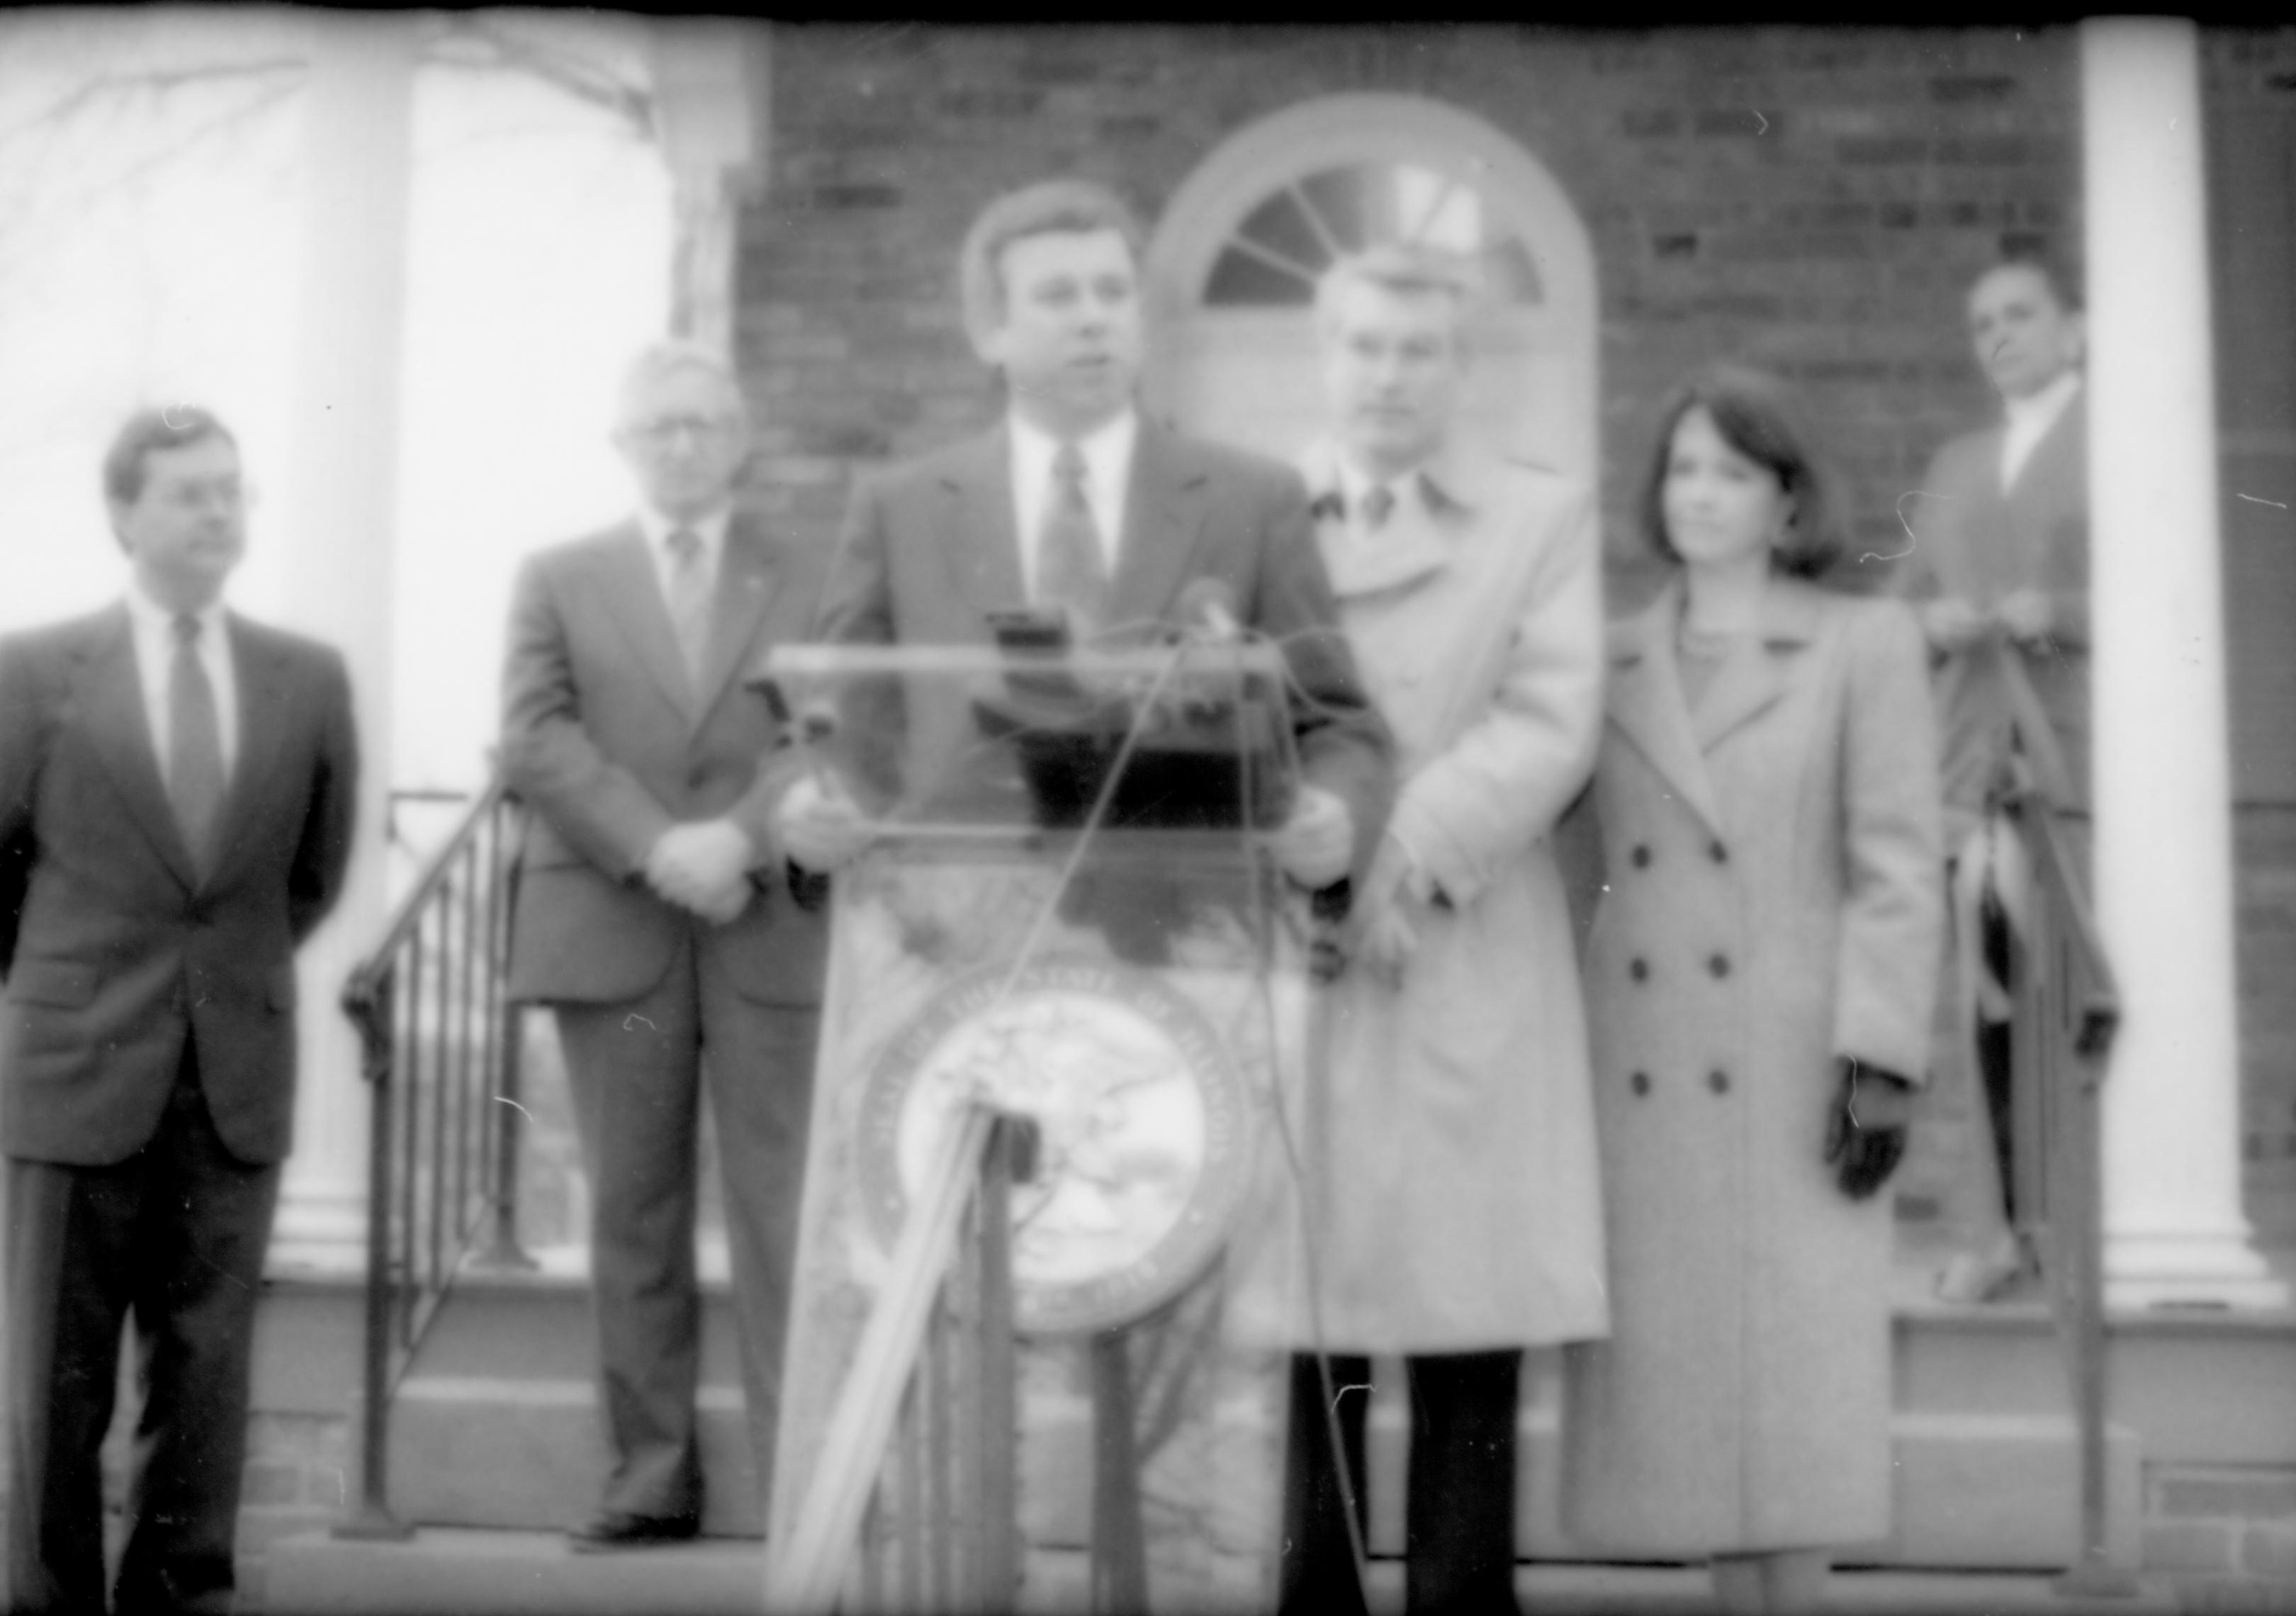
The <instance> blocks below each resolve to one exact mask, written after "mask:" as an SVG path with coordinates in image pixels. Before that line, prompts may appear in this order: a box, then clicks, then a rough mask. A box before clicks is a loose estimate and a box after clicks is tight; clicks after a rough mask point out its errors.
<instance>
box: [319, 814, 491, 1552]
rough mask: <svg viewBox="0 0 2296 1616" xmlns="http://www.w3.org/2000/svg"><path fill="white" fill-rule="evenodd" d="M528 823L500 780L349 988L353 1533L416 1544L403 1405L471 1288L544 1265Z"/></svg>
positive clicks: (344, 1532)
mask: <svg viewBox="0 0 2296 1616" xmlns="http://www.w3.org/2000/svg"><path fill="white" fill-rule="evenodd" d="M523 821H524V814H523V810H522V809H521V808H520V806H519V805H518V802H517V800H515V799H514V798H512V796H510V795H509V793H508V792H506V791H505V790H504V786H503V783H502V782H501V780H500V779H499V778H496V780H494V781H493V782H491V783H489V784H488V786H487V788H486V789H485V791H483V792H480V795H479V797H478V799H477V800H476V801H474V802H473V803H472V804H471V808H470V810H469V811H468V812H467V813H466V814H465V815H464V816H463V818H462V820H461V822H460V823H459V824H457V825H456V826H455V831H454V833H453V834H452V835H450V836H449V837H448V838H447V841H446V843H445V845H444V846H443V847H441V848H440V849H439V851H438V852H437V854H435V855H434V856H433V857H431V859H430V862H429V864H428V865H426V866H425V867H424V868H423V870H422V874H420V875H419V876H418V877H417V878H416V880H415V882H414V887H413V889H412V890H410V891H409V892H408V893H407V895H406V898H405V899H404V900H403V901H402V902H401V903H400V904H399V906H398V910H397V911H396V912H395V913H394V914H393V915H392V917H391V919H390V922H389V924H387V925H386V926H385V927H384V929H383V934H382V939H381V941H380V942H379V943H378V944H377V945H376V946H375V947H374V948H373V950H372V951H371V952H370V953H369V954H368V955H367V956H366V957H365V959H364V960H363V961H362V962H361V963H360V964H358V966H357V968H356V969H354V970H353V971H352V972H351V974H350V980H349V981H348V983H347V984H346V986H345V987H344V989H343V997H342V1005H343V1012H344V1013H345V1014H347V1015H348V1016H349V1017H350V1019H351V1021H352V1022H353V1024H354V1025H356V1026H357V1029H358V1033H359V1046H360V1052H361V1059H360V1068H361V1071H362V1073H363V1074H364V1076H365V1079H366V1080H367V1088H368V1095H369V1112H370V1123H369V1136H368V1145H367V1207H368V1216H367V1272H366V1304H365V1355H364V1363H363V1365H362V1374H361V1382H360V1410H359V1437H360V1463H359V1493H358V1499H357V1505H355V1506H354V1508H353V1510H352V1511H351V1513H350V1514H349V1515H348V1517H347V1518H346V1519H345V1521H344V1522H342V1524H341V1525H340V1526H338V1527H337V1528H336V1534H337V1535H338V1536H341V1537H356V1538H400V1537H404V1536H405V1535H406V1528H405V1527H404V1526H402V1525H401V1524H400V1523H399V1522H398V1520H397V1519H396V1518H395V1517H394V1516H392V1514H391V1513H390V1507H389V1435H390V1404H391V1399H392V1398H393V1397H394V1396H395V1395H396V1393H397V1391H398V1385H399V1382H401V1381H402V1380H403V1379H404V1378H405V1376H406V1371H407V1368H408V1366H410V1365H411V1364H412V1362H413V1361H414V1354H415V1351H416V1349H418V1348H419V1347H420V1345H421V1344H422V1339H423V1336H424V1335H425V1333H427V1332H428V1331H429V1329H430V1325H431V1323H432V1322H433V1321H434V1320H435V1319H436V1318H437V1317H438V1315H439V1308H440V1306H441V1305H442V1304H443V1303H444V1301H445V1300H446V1298H447V1292H449V1291H450V1290H451V1288H452V1287H453V1284H454V1283H455V1276H456V1275H457V1274H458V1273H460V1272H461V1271H462V1270H463V1268H464V1267H466V1266H471V1265H473V1264H475V1265H477V1266H485V1267H532V1266H534V1264H533V1260H532V1259H531V1258H529V1257H528V1256H527V1254H526V1253H525V1252H524V1251H522V1250H521V1247H520V1245H519V1242H518V1155H519V1144H520V1131H521V1130H520V1126H519V1125H520V1120H521V1118H522V1117H523V1115H524V1112H523V1110H522V1108H521V1103H520V1059H519V1056H520V1021H519V1016H518V1013H517V1011H516V1008H515V1006H513V1005H512V1004H511V1003H510V1001H509V999H508V997H507V995H506V993H505V986H506V983H507V980H508V974H509V964H510V923H511V914H512V906H513V903H514V899H515V892H514V890H513V888H514V885H515V881H516V869H517V860H518V844H519V839H520V836H521V832H522V828H523ZM481 1241H483V1245H481Z"/></svg>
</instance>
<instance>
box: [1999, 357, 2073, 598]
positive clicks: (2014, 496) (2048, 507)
mask: <svg viewBox="0 0 2296 1616" xmlns="http://www.w3.org/2000/svg"><path fill="white" fill-rule="evenodd" d="M2087 405H2088V399H2087V397H2086V396H2085V395H2084V394H2081V393H2076V394H2075V395H2074V396H2073V400H2072V402H2071V404H2068V405H2067V406H2065V412H2064V414H2062V415H2059V416H2058V417H2057V418H2056V420H2055V421H2054V422H2051V423H2050V426H2049V430H2048V431H2046V432H2044V433H2043V434H2042V435H2041V440H2040V442H2038V443H2037V444H2035V445H2034V446H2033V453H2032V455H2030V457H2029V458H2028V459H2027V460H2026V462H2025V463H2024V466H2023V467H2022V468H2021V470H2020V471H2019V472H2018V474H2017V480H2016V482H2015V483H2014V484H2013V486H2012V487H2011V488H2010V489H2009V492H2008V494H2007V496H2005V498H2006V504H2007V505H2008V507H2009V513H2010V516H2011V518H2012V519H2013V522H2014V524H2015V526H2016V528H2017V530H2018V536H2019V537H2020V538H2021V539H2023V540H2026V541H2027V542H2029V543H2032V544H2034V545H2036V546H2038V545H2040V544H2042V543H2045V542H2046V534H2047V530H2048V528H2049V526H2050V524H2051V523H2052V522H2053V521H2055V519H2056V518H2057V517H2058V515H2059V514H2060V513H2062V512H2065V511H2068V510H2081V509H2085V508H2087V504H2088V486H2087V484H2088V431H2087ZM2034 554H2035V556H2038V555H2040V554H2044V552H2042V551H2041V550H2039V549H2038V548H2037V549H2036V550H2035V552H2034ZM2029 559H2030V558H2029ZM2038 576H2041V575H2040V574H2038V573H2032V572H2028V573H2027V574H2025V577H2026V578H2027V579H2030V578H2034V577H2038Z"/></svg>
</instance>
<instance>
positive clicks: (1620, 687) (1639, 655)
mask: <svg viewBox="0 0 2296 1616" xmlns="http://www.w3.org/2000/svg"><path fill="white" fill-rule="evenodd" d="M1681 619H1682V580H1681V578H1679V576H1677V577H1676V578H1673V579H1671V580H1669V582H1668V584H1667V586H1666V587H1665V588H1663V589H1661V590H1660V591H1659V595H1658V598H1657V599H1656V600H1654V601H1652V603H1650V604H1649V605H1648V606H1646V607H1644V609H1643V610H1642V611H1639V612H1636V614H1635V615H1634V616H1633V617H1631V618H1628V619H1626V620H1625V621H1624V622H1621V623H1620V624H1617V625H1616V626H1615V627H1613V628H1612V629H1611V690H1610V697H1609V706H1610V714H1611V723H1613V724H1615V725H1617V726H1619V729H1620V733H1621V734H1624V735H1625V736H1626V737H1627V739H1628V740H1629V741H1631V742H1634V744H1635V748H1636V751H1640V752H1641V753H1642V754H1643V756H1644V758H1646V759H1649V761H1650V765H1651V767H1652V768H1654V769H1656V770H1657V771H1658V773H1659V775H1660V777H1661V779H1663V780H1665V781H1666V783H1668V784H1669V785H1671V786H1672V787H1674V789H1675V792H1676V794H1677V796H1679V797H1680V798H1681V799H1682V800H1683V801H1685V802H1686V803H1688V804H1689V805H1690V807H1691V808H1692V809H1693V811H1695V812H1696V813H1697V815H1698V816H1699V817H1700V818H1701V819H1703V820H1704V821H1705V822H1706V825H1707V828H1708V829H1709V830H1710V831H1712V832H1714V833H1716V834H1720V833H1721V831H1722V816H1721V815H1720V814H1719V813H1718V812H1717V811H1716V808H1715V803H1714V788H1713V784H1712V783H1711V782H1710V781H1709V780H1708V778H1707V775H1706V763H1705V760H1704V759H1702V757H1701V756H1700V755H1699V744H1698V737H1697V736H1696V735H1695V734H1693V732H1692V730H1691V724H1690V708H1689V704H1688V702H1687V701H1685V699H1684V696H1683V690H1682V676H1681V674H1680V672H1679V671H1678V670H1677V668H1676V667H1675V660H1674V632H1675V625H1676V624H1677V623H1678V622H1679V621H1681Z"/></svg>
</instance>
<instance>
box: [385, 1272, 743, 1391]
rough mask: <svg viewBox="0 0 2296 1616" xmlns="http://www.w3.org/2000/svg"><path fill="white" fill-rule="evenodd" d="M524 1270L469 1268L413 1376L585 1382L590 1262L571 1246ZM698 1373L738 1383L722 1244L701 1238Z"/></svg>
mask: <svg viewBox="0 0 2296 1616" xmlns="http://www.w3.org/2000/svg"><path fill="white" fill-rule="evenodd" d="M533 1255H534V1257H535V1258H536V1259H537V1265H538V1266H537V1267H534V1268H531V1269H524V1268H477V1267H473V1268H470V1269H467V1270H465V1271H464V1272H463V1274H461V1275H460V1276H457V1278H456V1279H455V1288H454V1289H453V1290H452V1291H451V1292H448V1293H447V1300H446V1302H445V1304H444V1305H443V1306H442V1307H441V1308H439V1314H438V1317H437V1318H436V1319H435V1320H433V1321H432V1324H431V1326H430V1333H429V1334H427V1335H426V1336H425V1337H424V1338H423V1341H422V1350H421V1351H420V1352H419V1353H418V1354H417V1355H416V1358H415V1362H414V1373H415V1374H423V1375H443V1376H447V1377H452V1378H462V1379H468V1378H471V1377H477V1376H486V1375H501V1376H504V1377H507V1378H512V1379H521V1380H526V1379H533V1380H552V1379H557V1380H586V1379H588V1378H589V1377H590V1376H591V1375H592V1374H594V1373H595V1372H596V1367H597V1333H596V1330H595V1329H594V1326H593V1324H592V1319H591V1306H590V1269H589V1259H588V1253H587V1251H586V1249H585V1248H584V1247H582V1246H578V1245H575V1246H558V1247H550V1248H545V1249H543V1250H540V1251H536V1252H534V1253H533ZM698 1266H699V1268H700V1273H701V1379H702V1383H703V1384H704V1385H720V1386H732V1387H739V1386H740V1385H741V1383H742V1366H741V1357H740V1344H739V1341H738V1337H737V1335H736V1332H735V1328H734V1305H733V1295H732V1292H731V1290H730V1288H729V1285H728V1283H727V1279H726V1259H725V1253H724V1248H723V1244H722V1243H718V1242H712V1241H709V1240H704V1241H703V1242H701V1248H700V1258H699V1264H698Z"/></svg>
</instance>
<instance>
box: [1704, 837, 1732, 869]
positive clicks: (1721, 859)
mask: <svg viewBox="0 0 2296 1616" xmlns="http://www.w3.org/2000/svg"><path fill="white" fill-rule="evenodd" d="M1706 852H1707V856H1708V857H1710V858H1712V859H1713V860H1714V862H1715V863H1716V864H1727V863H1729V862H1730V849H1728V848H1726V847H1724V846H1723V845H1722V844H1721V843H1720V842H1718V841H1717V842H1715V843H1714V844H1713V845H1711V846H1710V847H1709V848H1708V849H1706Z"/></svg>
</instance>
